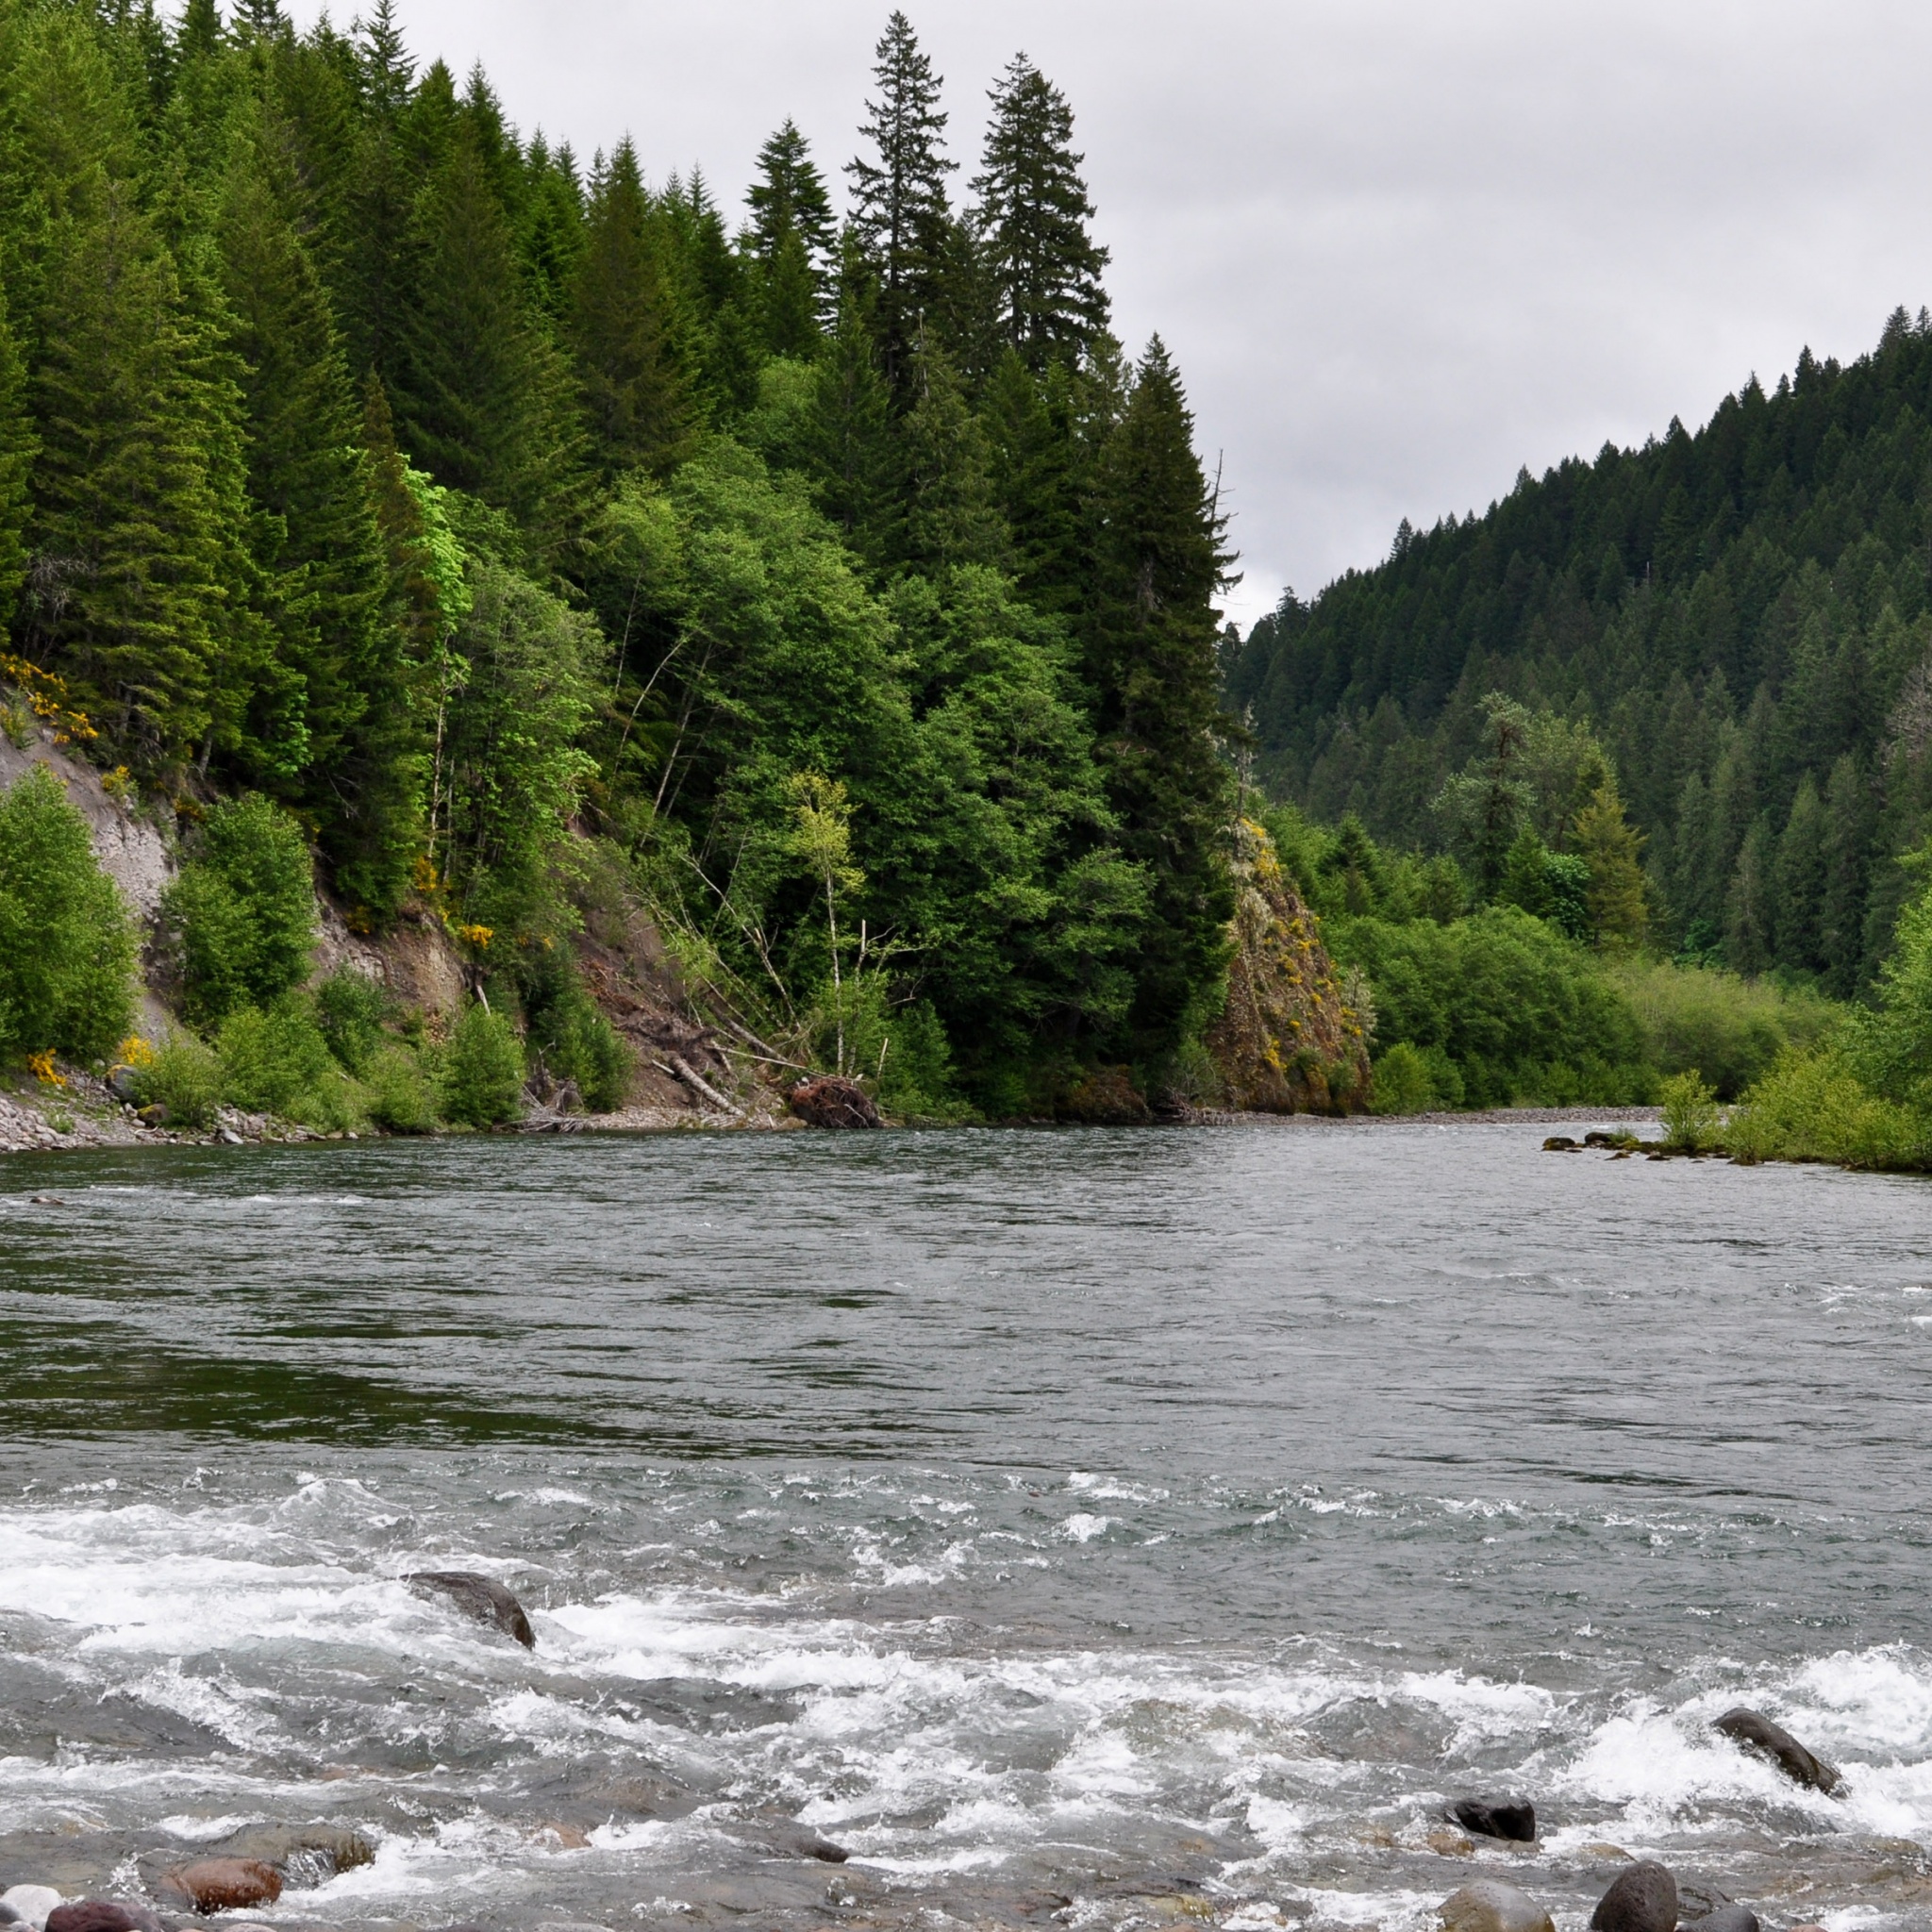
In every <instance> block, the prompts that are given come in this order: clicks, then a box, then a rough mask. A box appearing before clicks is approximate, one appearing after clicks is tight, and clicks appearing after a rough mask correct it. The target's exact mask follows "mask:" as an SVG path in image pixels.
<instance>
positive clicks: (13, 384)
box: [0, 298, 35, 610]
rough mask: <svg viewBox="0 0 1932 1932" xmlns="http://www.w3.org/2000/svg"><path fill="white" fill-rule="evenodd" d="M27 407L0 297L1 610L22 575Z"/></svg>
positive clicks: (29, 443) (31, 444)
mask: <svg viewBox="0 0 1932 1932" xmlns="http://www.w3.org/2000/svg"><path fill="white" fill-rule="evenodd" d="M26 406H27V393H26V371H25V368H24V367H23V366H22V363H21V358H20V350H19V348H18V347H17V346H16V345H15V342H14V340H13V330H12V328H11V327H10V326H9V325H8V321H7V305H6V302H5V300H4V298H0V610H11V609H12V608H13V600H14V598H15V597H16V596H17V595H18V594H19V591H20V586H21V582H22V580H23V578H24V577H25V575H26V524H27V517H28V513H29V511H30V509H31V507H32V506H31V501H30V499H29V497H28V494H27V480H28V477H29V475H30V474H31V471H32V468H33V459H34V453H35V441H34V431H33V421H32V418H31V417H30V416H29V415H28V413H27V407H26Z"/></svg>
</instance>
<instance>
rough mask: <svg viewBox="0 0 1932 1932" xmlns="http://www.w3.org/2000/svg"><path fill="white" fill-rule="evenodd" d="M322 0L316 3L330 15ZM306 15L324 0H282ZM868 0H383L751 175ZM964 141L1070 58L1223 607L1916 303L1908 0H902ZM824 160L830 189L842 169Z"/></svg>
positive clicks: (676, 146) (631, 126)
mask: <svg viewBox="0 0 1932 1932" xmlns="http://www.w3.org/2000/svg"><path fill="white" fill-rule="evenodd" d="M345 4H349V0H337V5H336V8H335V11H336V15H337V18H338V20H341V17H342V11H343V7H344V5H345ZM293 10H294V11H295V13H296V15H297V17H298V19H300V20H302V21H303V22H304V23H305V24H306V22H307V21H308V20H309V19H312V18H313V17H314V14H315V12H316V11H317V10H318V8H317V7H316V6H315V5H314V4H313V0H302V4H298V5H296V6H295V8H294V9H293ZM888 10H889V7H888V5H887V4H886V0H679V4H676V5H669V4H662V0H397V11H398V17H399V18H400V20H401V22H402V24H403V25H404V26H405V28H406V30H407V32H408V37H409V42H410V45H411V48H412V51H413V52H415V53H416V54H417V56H418V57H419V58H422V59H424V60H425V61H426V60H427V59H428V58H431V57H434V56H436V55H441V57H442V58H445V59H447V60H449V61H450V62H451V64H452V65H453V66H456V67H457V68H458V70H462V69H466V68H467V67H468V65H469V64H470V62H471V61H472V60H474V59H476V58H481V59H482V61H483V63H484V65H485V67H486V69H487V70H488V71H489V73H490V75H491V79H492V80H493V81H494V83H495V84H496V87H497V90H498V92H499V93H500V94H501V95H502V97H503V99H504V102H505V104H506V106H507V108H508V111H509V112H510V114H511V116H512V117H513V118H514V119H515V120H516V121H517V122H518V124H519V125H521V126H522V127H523V128H524V130H525V132H526V133H527V132H529V131H530V130H531V129H533V128H535V127H537V126H539V125H541V127H542V128H543V129H544V130H545V132H546V133H548V134H549V135H550V136H551V137H552V138H553V139H567V140H569V141H570V142H572V143H574V144H575V147H576V148H577V149H578V151H579V152H580V154H582V155H584V156H585V157H588V156H589V155H590V154H591V151H592V150H594V149H596V148H597V147H599V146H608V145H609V144H610V143H611V142H613V141H614V140H615V139H616V138H617V137H618V136H620V135H622V134H625V133H629V134H630V135H631V136H632V137H633V138H634V140H635V141H636V142H637V144H638V148H639V151H640V154H641V157H642V159H643V161H644V164H645V166H646V167H647V168H648V169H649V170H650V171H651V173H652V175H653V176H654V178H657V179H661V178H662V177H663V176H664V175H666V174H668V173H669V172H670V171H671V170H672V169H674V168H678V169H685V170H689V169H690V167H691V165H692V164H693V163H694V162H695V163H697V164H700V165H701V166H702V167H703V169H704V172H705V175H706V176H707V178H708V180H709V181H710V182H711V184H712V186H713V188H714V189H715V190H716V191H717V192H718V193H719V195H720V198H721V199H723V200H724V201H725V202H726V204H727V205H728V206H730V207H732V208H736V207H737V206H738V205H739V204H740V199H741V195H742V192H743V189H744V186H745V183H746V181H747V179H748V177H749V175H750V172H751V167H752V163H753V158H754V156H755V154H756V151H757V148H758V143H759V142H761V141H762V140H763V139H764V137H765V136H766V135H767V134H768V133H769V132H770V131H771V130H772V129H773V128H774V126H775V125H777V124H778V122H779V121H780V120H781V119H782V118H783V117H784V116H785V115H787V114H790V115H791V116H792V117H793V118H794V119H795V120H796V121H797V122H798V124H799V125H800V126H801V127H803V128H804V130H805V131H806V133H807V134H808V136H809V138H810V140H811V142H812V144H813V147H814V150H815V152H816V154H817V156H818V158H819V160H820V163H821V165H822V166H823V167H824V169H825V172H826V174H827V175H828V176H832V177H837V176H838V173H839V169H840V167H841V164H842V163H843V162H844V161H845V160H846V159H847V158H849V157H850V155H851V154H852V152H853V150H854V146H855V133H854V130H855V129H856V128H857V126H858V121H859V119H860V113H861V104H862V101H863V99H864V96H865V92H866V89H867V83H868V80H869V76H870V68H871V61H872V52H873V46H874V42H875V40H876V39H877V36H878V33H879V30H880V28H881V26H882V25H883V24H884V20H885V16H886V13H887V12H888ZM907 11H908V14H909V15H910V16H911V19H912V21H913V25H915V27H916V28H917V29H918V31H919V34H920V36H921V39H922V41H923V42H924V45H925V47H926V48H927V50H928V51H929V52H930V54H931V55H932V57H933V58H934V62H935V65H936V66H937V68H938V70H939V72H940V73H941V74H942V75H944V76H945V82H946V106H947V107H948V108H949V109H950V110H951V113H952V116H953V121H952V128H951V135H952V139H953V152H954V154H955V156H956V158H958V159H960V160H961V161H962V162H963V163H965V166H963V167H962V169H961V175H966V174H970V173H971V172H972V164H973V162H974V159H975V158H976V155H977V150H978V143H979V136H980V130H981V127H982V125H983V122H984V115H985V92H986V88H987V86H988V84H989V82H990V81H991V78H992V76H993V75H995V74H996V73H997V72H998V71H999V69H1000V68H1001V67H1003V66H1004V65H1005V64H1006V62H1007V61H1008V59H1009V58H1011V57H1012V55H1013V53H1014V52H1015V51H1016V50H1018V49H1021V48H1024V50H1025V52H1026V53H1027V54H1028V55H1030V56H1031V57H1032V58H1033V59H1034V60H1035V61H1036V62H1037V63H1038V64H1039V65H1040V66H1041V68H1042V69H1043V70H1044V71H1045V73H1046V74H1047V75H1049V76H1050V77H1051V78H1052V79H1054V80H1055V81H1056V82H1058V84H1059V86H1060V87H1062V88H1063V89H1064V90H1065V91H1066V92H1067V93H1068V95H1069V96H1070V97H1071V99H1072V101H1073V104H1074V110H1075V113H1076V115H1077V116H1078V137H1079V142H1080V145H1081V146H1082V147H1083V148H1084V149H1085V151H1086V154H1087V171H1088V176H1089V180H1090V183H1091V189H1092V194H1093V199H1094V201H1095V203H1096V204H1097V206H1098V208H1099V222H1098V227H1099V232H1100V236H1101V239H1102V240H1103V241H1104V242H1106V243H1107V244H1108V246H1109V247H1110V248H1111V249H1112V250H1113V258H1114V260H1113V269H1112V273H1111V276H1110V281H1111V286H1112V289H1113V292H1114V299H1115V308H1116V325H1117V327H1118V329H1119V332H1120V333H1121V334H1122V335H1123V336H1124V338H1125V339H1126V340H1127V341H1128V342H1129V343H1130V344H1139V343H1140V342H1142V341H1145V339H1146V337H1147V336H1148V334H1149V333H1150V332H1151V331H1153V330H1155V329H1158V330H1159V331H1160V332H1161V333H1162V335H1164V336H1165V338H1166V339H1167V341H1168V343H1169V345H1170V346H1171V347H1172V348H1173V349H1174V353H1175V355H1176V356H1177V357H1178V358H1179V360H1180V363H1181V367H1182V371H1183V373H1184V375H1185V376H1186V378H1187V381H1188V384H1189V388H1190V391H1191V395H1192V398H1193V402H1194V407H1195V409H1196V412H1197V414H1198V417H1199V424H1200V441H1201V444H1202V448H1203V451H1204V453H1205V455H1206V457H1207V459H1208V462H1209V464H1210V465H1211V464H1212V463H1213V462H1214V460H1215V459H1216V457H1217V455H1219V456H1222V457H1223V458H1224V464H1225V468H1224V475H1225V488H1226V500H1227V501H1228V502H1229V503H1230V504H1231V505H1232V507H1233V508H1234V510H1235V511H1236V518H1237V520H1236V524H1235V540H1236V541H1237V542H1238V544H1239V545H1240V548H1241V553H1242V567H1243V569H1244V570H1245V572H1246V582H1245V583H1244V584H1243V585H1242V587H1241V590H1240V591H1237V592H1236V593H1235V596H1234V597H1233V599H1232V600H1231V608H1232V609H1233V611H1234V613H1235V614H1236V615H1237V616H1238V617H1240V618H1241V620H1242V621H1243V622H1244V623H1245V622H1246V621H1247V620H1249V619H1252V618H1253V617H1254V616H1255V615H1257V614H1258V613H1259V611H1261V610H1263V609H1265V608H1268V607H1269V606H1270V605H1272V604H1273V602H1274V599H1275V597H1276V596H1277V595H1278V594H1279V592H1280V590H1281V587H1282V586H1283V585H1284V584H1286V583H1291V584H1293V586H1294V587H1295V588H1296V590H1297V591H1301V592H1302V593H1303V594H1304V595H1306V594H1308V593H1310V592H1312V591H1316V590H1318V589H1319V588H1320V587H1321V586H1322V585H1323V584H1324V583H1325V582H1326V581H1328V579H1330V578H1331V577H1333V576H1334V575H1337V574H1338V573H1339V572H1341V571H1342V570H1345V569H1347V568H1348V567H1350V566H1351V565H1357V564H1366V563H1372V562H1374V561H1376V560H1377V559H1379V558H1381V557H1382V556H1384V555H1385V554H1386V553H1387V551H1388V548H1389V542H1390V538H1391V534H1392V533H1393V531H1394V528H1395V525H1396V524H1397V522H1398V521H1399V520H1400V519H1401V518H1402V517H1405V516H1407V517H1408V518H1409V519H1410V520H1411V521H1413V522H1415V523H1417V524H1419V525H1426V524H1430V523H1433V522H1434V521H1435V520H1436V519H1437V518H1438V517H1439V516H1441V515H1443V514H1445V513H1446V512H1448V511H1450V510H1457V511H1466V510H1468V509H1470V508H1483V507H1485V506H1487V505H1488V504H1489V503H1490V502H1491V500H1492V499H1493V498H1494V497H1495V496H1496V495H1498V494H1499V493H1501V492H1503V491H1507V489H1508V487H1509V485H1510V483H1511V481H1512V479H1513V478H1514V476H1515V475H1516V472H1517V470H1518V468H1519V467H1520V466H1521V465H1523V464H1524V463H1527V464H1528V465H1529V467H1530V468H1531V469H1532V470H1533V471H1538V472H1541V470H1542V469H1543V468H1544V467H1546V466H1547V465H1548V464H1550V463H1552V462H1554V461H1557V459H1559V458H1562V457H1563V456H1565V455H1568V454H1571V453H1573V452H1585V453H1591V454H1593V453H1594V452H1595V451H1596V449H1597V448H1598V447H1599V446H1600V445H1601V444H1602V443H1603V441H1604V440H1605V439H1606V438H1611V439H1613V440H1615V441H1619V442H1626V443H1627V442H1641V441H1642V440H1643V438H1644V437H1645V436H1646V435H1647V434H1650V433H1651V432H1653V431H1659V432H1660V431H1661V430H1662V429H1663V428H1664V426H1665V425H1667V424H1668V423H1669V421H1670V419H1671V417H1672V416H1673V415H1677V416H1681V417H1682V418H1683V420H1684V421H1685V422H1686V423H1687V424H1688V425H1692V426H1695V425H1696V424H1697V423H1699V422H1700V421H1702V420H1703V419H1704V418H1705V417H1706V416H1707V415H1708V414H1709V412H1710V410H1711V409H1712V408H1713V407H1714V406H1715V405H1716V404H1717V403H1718V401H1719V400H1720V399H1721V398H1722V397H1723V396H1724V394H1725V393H1726V391H1730V390H1733V389H1735V388H1736V387H1738V385H1739V384H1740V383H1741V382H1742V381H1743V379H1744V377H1745V376H1746V375H1748V374H1749V373H1750V372H1751V371H1752V370H1754V369H1755V370H1757V372H1758V373H1759V374H1760V375H1762V376H1763V377H1764V379H1765V381H1766V382H1767V385H1768V384H1769V383H1770V382H1771V381H1772V380H1774V377H1775V376H1776V375H1777V374H1778V372H1780V371H1781V370H1786V369H1789V368H1790V366H1791V364H1792V363H1793V362H1794V361H1795V360H1796V358H1797V354H1798V351H1799V349H1800V348H1801V347H1802V346H1803V345H1804V344H1806V343H1807V342H1808V343H1809V344H1810V345H1811V346H1812V348H1813V350H1814V351H1815V352H1816V353H1817V354H1819V355H1820V356H1825V355H1835V356H1838V357H1840V358H1846V359H1849V358H1852V357H1854V356H1857V355H1858V354H1859V353H1861V352H1862V351H1863V350H1865V349H1867V348H1869V347H1870V346H1871V345H1872V343H1873V342H1874V341H1875V340H1876V338H1877V335H1878V332H1879V329H1880V328H1881V326H1882V325H1883V324H1884V320H1885V317H1886V315H1887V314H1888V313H1889V312H1890V309H1891V308H1893V307H1895V306H1896V305H1897V304H1898V303H1901V302H1903V303H1905V304H1906V305H1907V307H1908V308H1911V309H1913V310H1914V311H1916V310H1917V309H1918V308H1919V307H1920V305H1921V304H1922V303H1928V302H1932V114H1928V112H1927V111H1926V108H1925V101H1926V97H1927V92H1928V85H1932V8H1928V7H1926V6H1924V4H1923V0H1920V4H1917V5H1907V4H1899V0H1834V4H1831V5H1825V4H1824V0H1814V4H1809V5H1795V4H1783V0H1749V4H1746V0H1615V4H1611V0H1186V4H1181V0H908V6H907ZM841 185H842V182H841Z"/></svg>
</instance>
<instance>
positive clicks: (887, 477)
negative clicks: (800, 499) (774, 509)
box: [803, 235, 901, 564]
mask: <svg viewBox="0 0 1932 1932" xmlns="http://www.w3.org/2000/svg"><path fill="white" fill-rule="evenodd" d="M840 289H841V292H840V302H839V320H838V325H837V327H836V328H835V329H834V330H833V333H832V338H831V341H829V342H828V343H827V345H826V349H825V355H824V359H823V360H822V361H821V362H820V364H819V367H818V371H817V380H816V382H815V383H814V385H813V390H812V400H811V409H810V414H809V417H808V421H807V423H806V425H805V434H804V437H803V443H804V451H803V455H804V466H805V468H806V471H807V473H808V475H810V476H811V478H812V481H813V484H814V487H815V493H816V495H817V497H818V502H819V507H820V508H821V509H823V510H824V513H825V515H826V516H828V517H829V518H830V519H831V520H832V522H833V523H835V524H836V525H838V526H839V528H840V529H841V531H842V532H843V534H844V537H845V541H846V542H847V543H848V544H849V545H850V547H851V548H852V549H853V550H855V551H857V552H858V555H859V556H861V557H863V558H865V559H866V560H867V561H868V562H871V563H874V564H877V563H883V562H884V561H885V560H886V559H887V558H888V557H891V556H896V555H898V554H899V550H900V543H901V539H900V537H899V534H898V523H899V504H898V500H897V495H896V486H897V482H898V477H897V474H896V473H897V468H898V462H897V458H898V451H897V447H896V444H895V441H894V438H893V435H892V419H891V392H890V391H889V390H888V389H887V387H886V381H885V375H884V372H883V371H882V370H881V369H880V367H879V357H878V349H877V330H876V327H875V325H874V312H875V308H876V302H877V284H876V283H875V282H874V279H873V276H872V273H871V271H870V269H868V268H867V266H866V264H865V261H864V258H862V257H861V256H860V254H859V252H858V245H857V242H855V241H854V240H853V238H852V237H850V236H849V235H848V236H847V238H846V244H845V248H844V253H843V257H842V266H841V275H840Z"/></svg>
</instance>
